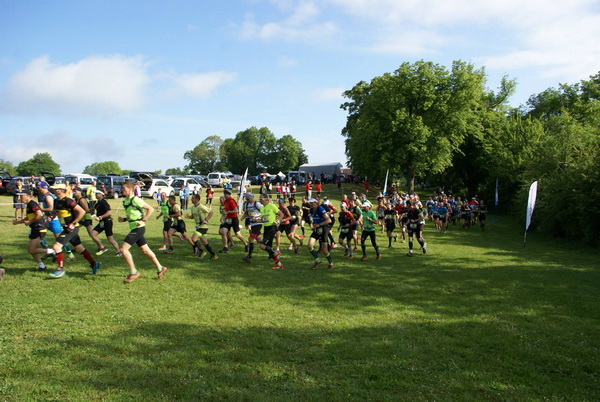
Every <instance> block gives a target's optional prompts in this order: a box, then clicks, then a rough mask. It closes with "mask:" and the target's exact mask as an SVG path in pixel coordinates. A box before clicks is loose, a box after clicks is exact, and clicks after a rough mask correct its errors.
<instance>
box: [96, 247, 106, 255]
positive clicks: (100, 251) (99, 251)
mask: <svg viewBox="0 0 600 402" xmlns="http://www.w3.org/2000/svg"><path fill="white" fill-rule="evenodd" d="M107 251H108V248H106V247H104V248H101V249H98V251H96V255H102V254H104V253H106V252H107Z"/></svg>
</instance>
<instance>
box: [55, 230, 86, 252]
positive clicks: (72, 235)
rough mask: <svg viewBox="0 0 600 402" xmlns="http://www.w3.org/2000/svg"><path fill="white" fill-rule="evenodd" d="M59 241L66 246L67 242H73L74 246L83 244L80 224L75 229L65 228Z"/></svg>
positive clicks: (57, 240)
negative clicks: (67, 229) (80, 236)
mask: <svg viewBox="0 0 600 402" xmlns="http://www.w3.org/2000/svg"><path fill="white" fill-rule="evenodd" d="M56 242H57V243H60V244H62V245H63V246H66V245H67V243H71V244H72V245H73V246H74V247H76V246H79V245H80V244H81V239H80V238H79V226H76V227H75V229H73V230H71V231H66V230H63V231H62V232H61V234H60V235H58V238H57V239H56Z"/></svg>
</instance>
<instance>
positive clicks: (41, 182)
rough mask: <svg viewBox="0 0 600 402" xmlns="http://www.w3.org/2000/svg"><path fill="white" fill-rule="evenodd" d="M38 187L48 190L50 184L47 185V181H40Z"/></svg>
mask: <svg viewBox="0 0 600 402" xmlns="http://www.w3.org/2000/svg"><path fill="white" fill-rule="evenodd" d="M37 186H38V187H39V188H45V189H48V188H49V187H50V186H48V183H46V182H45V181H38V183H37Z"/></svg>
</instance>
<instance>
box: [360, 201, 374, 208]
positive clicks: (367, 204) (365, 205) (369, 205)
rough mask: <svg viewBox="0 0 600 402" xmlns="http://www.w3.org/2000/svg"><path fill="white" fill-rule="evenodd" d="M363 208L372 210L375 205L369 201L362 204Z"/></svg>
mask: <svg viewBox="0 0 600 402" xmlns="http://www.w3.org/2000/svg"><path fill="white" fill-rule="evenodd" d="M362 207H363V208H366V207H369V208H372V207H373V204H371V203H370V202H369V201H367V202H365V203H363V204H362Z"/></svg>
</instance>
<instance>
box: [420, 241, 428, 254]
mask: <svg viewBox="0 0 600 402" xmlns="http://www.w3.org/2000/svg"><path fill="white" fill-rule="evenodd" d="M421 250H423V254H427V243H423V247H421Z"/></svg>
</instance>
